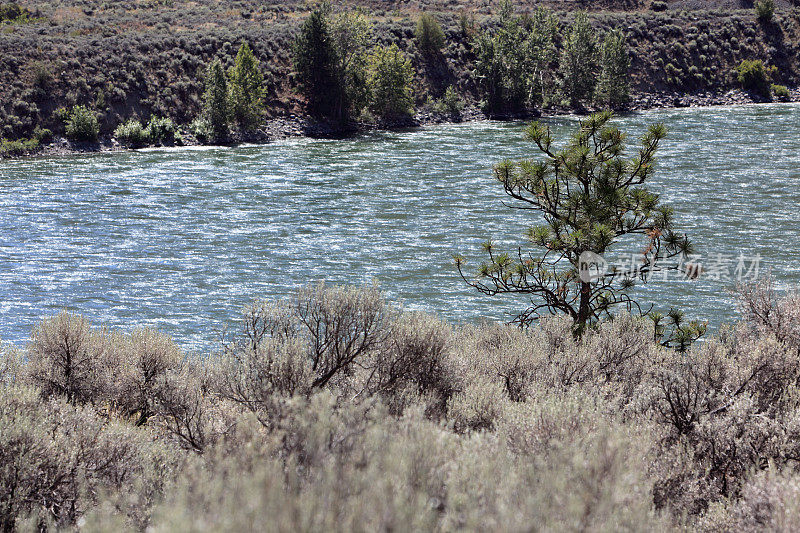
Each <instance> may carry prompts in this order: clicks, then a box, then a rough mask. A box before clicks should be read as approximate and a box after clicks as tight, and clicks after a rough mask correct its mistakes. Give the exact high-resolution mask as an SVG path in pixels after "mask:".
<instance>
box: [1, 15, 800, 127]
mask: <svg viewBox="0 0 800 533" xmlns="http://www.w3.org/2000/svg"><path fill="white" fill-rule="evenodd" d="M350 4H353V3H350ZM354 4H359V5H362V6H363V7H364V8H365V9H367V10H368V13H369V15H370V17H371V18H372V19H373V21H374V37H375V41H376V42H380V43H387V42H397V43H398V45H399V46H400V47H401V48H402V49H403V50H404V51H405V52H406V53H407V54H408V55H409V56H411V57H412V59H413V63H414V67H415V71H416V73H417V79H416V83H415V85H416V87H415V92H416V99H417V102H418V103H420V104H421V103H423V102H425V101H426V100H427V98H428V96H429V95H433V96H435V97H436V96H440V95H441V93H442V92H443V91H444V89H445V88H446V87H447V86H449V85H451V84H455V85H456V87H457V88H458V90H459V92H460V93H461V95H462V96H463V97H464V98H465V99H466V100H468V101H471V102H477V101H478V100H480V98H481V95H480V94H478V93H477V90H476V87H475V83H474V80H473V79H472V75H471V71H472V69H473V67H474V65H473V59H474V58H473V55H472V51H471V45H470V43H471V40H472V33H474V31H476V29H480V28H481V27H483V26H485V25H488V24H492V23H493V6H487V5H486V4H487V3H486V2H481V3H480V6H479V5H478V3H477V2H475V3H474V2H471V1H469V0H461V1H456V2H452V1H451V2H448V3H447V4H445V3H444V2H439V1H438V0H435V1H426V0H421V1H416V2H391V3H387V2H371V1H369V0H364V1H361V2H355V3H354ZM526 4H527V3H526V2H521V3H520V5H519V6H518V10H520V11H525V10H527V9H529V8H530V6H528V5H526ZM657 4H663V2H659V3H657ZM685 4H686V2H683V4H681V3H674V4H670V6H669V9H667V10H666V11H660V12H655V11H652V10H650V9H649V6H647V5H644V4H641V3H639V2H637V1H636V0H630V1H626V2H613V1H612V2H606V3H604V4H600V5H601V6H602V7H603V8H618V9H619V8H622V9H627V10H628V11H624V10H617V11H613V10H608V11H596V12H592V13H591V20H592V24H593V25H594V26H595V28H596V29H597V30H599V31H601V32H602V31H605V30H606V29H609V28H621V29H623V30H624V31H625V33H626V35H627V38H628V44H629V47H630V50H631V56H632V65H631V79H632V87H633V91H634V96H635V97H637V98H636V101H638V102H640V103H642V104H644V105H648V102H649V105H652V104H654V103H658V102H662V103H663V102H664V101H672V99H673V97H674V95H676V94H690V93H694V94H696V93H702V92H705V91H710V92H715V93H720V92H724V91H726V90H729V89H731V88H733V87H735V86H736V79H735V76H734V74H733V68H734V67H735V65H737V64H738V63H739V62H740V61H741V60H742V59H762V60H764V61H765V62H766V63H767V64H769V65H775V66H776V67H777V68H778V71H777V76H776V78H777V79H776V80H774V81H776V82H777V83H782V84H785V85H789V86H795V85H797V84H798V80H800V59H799V58H800V53H799V52H800V11H798V10H797V9H794V8H790V7H788V6H781V5H779V9H778V11H777V13H776V15H775V18H774V19H773V21H772V22H768V23H762V22H759V21H758V20H757V19H756V17H755V14H754V13H753V10H752V8H749V9H725V10H722V9H717V10H709V9H705V8H706V7H709V6H705V5H703V3H702V2H698V3H697V6H700V7H703V8H704V9H699V10H690V11H687V10H678V8H679V7H682V6H684V5H685ZM22 5H23V7H25V8H27V9H28V10H29V11H30V12H31V16H30V17H29V20H28V21H27V22H25V23H14V24H9V23H5V24H3V25H2V26H0V137H5V138H8V139H14V138H20V137H26V136H29V135H30V134H31V132H32V131H33V129H34V127H36V126H37V125H40V126H42V127H47V128H50V129H52V130H53V131H54V132H56V133H58V132H59V131H61V129H62V124H61V121H60V120H59V118H58V115H57V113H56V110H57V109H58V108H61V107H69V106H72V105H74V104H88V105H89V106H90V107H91V108H92V109H93V110H94V111H96V112H97V113H98V115H99V117H100V126H101V132H109V131H111V130H113V128H114V127H115V126H116V125H117V124H119V123H120V122H121V121H122V120H123V119H124V118H126V117H128V116H131V115H133V114H138V115H139V116H141V117H147V116H149V115H150V114H158V115H164V116H169V117H172V118H173V119H174V120H176V122H178V123H186V122H188V121H190V120H191V119H192V118H194V117H195V116H196V115H197V113H198V112H199V110H200V99H201V96H202V90H203V87H202V78H203V72H204V69H205V67H206V65H207V63H208V62H209V61H210V60H211V59H212V58H214V57H220V58H221V59H222V60H223V62H224V63H225V65H226V66H227V65H230V64H232V62H233V58H234V56H235V54H236V51H237V48H238V44H239V43H240V42H241V41H242V40H247V41H248V42H249V43H250V44H251V46H252V48H253V50H254V52H255V53H256V55H257V57H258V58H259V60H260V62H261V65H262V69H263V71H264V73H265V78H266V80H267V84H268V95H269V96H268V102H267V108H268V115H269V117H271V118H275V117H281V116H286V115H288V114H292V113H294V114H297V115H301V114H302V109H303V107H302V99H301V98H300V97H299V96H298V94H297V93H296V91H295V86H294V83H293V79H292V74H291V45H292V42H293V38H294V35H295V32H296V31H297V28H298V25H299V23H300V21H301V20H302V19H303V18H304V17H305V16H306V14H307V12H308V9H309V6H308V4H306V3H303V2H277V1H274V0H273V1H272V2H256V1H255V0H245V1H238V2H218V1H214V0H199V1H183V0H174V1H173V0H140V1H137V2H124V3H123V2H101V1H100V0H84V1H79V0H61V1H59V2H44V1H41V0H34V1H29V2H22ZM387 5H389V6H390V7H389V8H387ZM551 5H552V6H553V7H554V8H557V9H558V8H564V7H565V6H563V5H560V4H558V3H557V2H556V3H552V4H551ZM586 7H590V6H588V5H587V6H586ZM595 7H597V6H596V5H595ZM655 7H657V8H658V9H662V8H663V7H664V5H660V6H655ZM421 9H427V10H432V11H435V12H438V18H439V19H440V21H441V22H442V25H443V27H444V29H445V32H446V35H447V41H448V42H447V47H446V49H445V51H444V54H443V55H442V56H441V57H439V58H437V59H434V60H425V59H423V57H422V55H420V54H419V53H417V51H416V48H415V45H414V41H413V30H414V24H415V20H416V17H417V16H418V15H419V12H420V10H421ZM462 13H463V14H464V15H466V17H465V20H473V19H474V26H470V25H467V26H466V28H465V25H463V24H462V23H461V22H462V19H461V17H462ZM558 16H559V19H560V20H561V22H562V23H566V22H567V21H568V20H569V19H570V14H569V13H568V12H565V11H559V12H558ZM465 29H466V31H465ZM664 94H669V95H670V96H664ZM643 95H660V96H658V97H657V98H653V97H652V96H645V97H643Z"/></svg>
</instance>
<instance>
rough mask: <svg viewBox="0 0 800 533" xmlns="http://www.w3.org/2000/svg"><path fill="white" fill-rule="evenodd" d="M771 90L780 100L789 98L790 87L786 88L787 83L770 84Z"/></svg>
mask: <svg viewBox="0 0 800 533" xmlns="http://www.w3.org/2000/svg"><path fill="white" fill-rule="evenodd" d="M770 91H771V92H772V96H774V97H775V98H778V99H780V100H788V99H789V89H788V88H786V86H785V85H775V84H774V83H773V84H772V85H771V86H770Z"/></svg>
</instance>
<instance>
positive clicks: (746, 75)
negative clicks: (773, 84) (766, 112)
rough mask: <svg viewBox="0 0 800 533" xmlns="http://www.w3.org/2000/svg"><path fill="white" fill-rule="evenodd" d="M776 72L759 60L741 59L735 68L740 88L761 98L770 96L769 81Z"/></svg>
mask: <svg viewBox="0 0 800 533" xmlns="http://www.w3.org/2000/svg"><path fill="white" fill-rule="evenodd" d="M776 71H777V69H776V68H775V67H774V66H773V67H767V66H765V65H764V63H763V62H762V61H761V60H760V59H752V60H751V59H743V60H742V62H741V63H739V66H738V67H736V74H737V78H738V80H739V83H740V84H741V86H742V88H743V89H745V90H747V91H751V92H754V93H756V94H758V95H760V96H762V97H765V98H768V97H769V96H770V79H771V77H772V75H773V74H774V73H775V72H776Z"/></svg>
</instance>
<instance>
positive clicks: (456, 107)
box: [432, 85, 464, 116]
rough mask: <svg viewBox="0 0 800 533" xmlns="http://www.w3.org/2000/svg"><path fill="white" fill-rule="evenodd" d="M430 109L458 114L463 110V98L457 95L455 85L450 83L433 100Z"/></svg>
mask: <svg viewBox="0 0 800 533" xmlns="http://www.w3.org/2000/svg"><path fill="white" fill-rule="evenodd" d="M432 110H433V111H434V112H435V113H440V114H442V115H451V116H458V115H460V114H461V111H463V110H464V100H462V99H461V97H460V96H459V95H458V92H457V91H456V89H455V87H453V86H452V85H450V86H449V87H447V89H446V90H445V91H444V95H442V97H441V98H439V99H438V100H435V101H434V102H433V105H432Z"/></svg>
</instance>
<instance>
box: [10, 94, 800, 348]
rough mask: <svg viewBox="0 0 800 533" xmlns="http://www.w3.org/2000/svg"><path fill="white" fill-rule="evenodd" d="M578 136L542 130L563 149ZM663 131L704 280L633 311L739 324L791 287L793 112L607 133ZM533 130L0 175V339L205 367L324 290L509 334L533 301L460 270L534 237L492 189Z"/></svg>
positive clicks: (306, 144)
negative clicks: (369, 296)
mask: <svg viewBox="0 0 800 533" xmlns="http://www.w3.org/2000/svg"><path fill="white" fill-rule="evenodd" d="M576 121H577V118H575V117H559V118H552V119H547V120H546V122H548V123H549V124H550V125H551V126H552V128H553V131H554V134H555V135H556V137H558V138H564V136H565V135H567V134H568V133H569V132H570V131H571V130H572V129H573V128H574V126H575V124H576ZM656 121H660V122H664V123H665V125H666V126H667V129H668V137H667V139H665V140H664V142H663V143H662V148H661V150H660V151H659V154H660V155H659V160H658V170H657V172H656V175H655V176H654V178H653V179H652V180H651V181H650V182H649V188H650V189H651V190H652V191H654V192H657V193H659V194H661V198H662V202H664V203H666V204H669V205H672V206H674V208H675V211H676V225H677V226H678V227H679V228H680V229H681V231H685V232H686V233H687V234H688V235H689V236H690V237H691V238H692V240H693V241H694V242H695V243H696V246H697V251H698V252H699V253H700V254H701V260H702V261H703V262H704V264H706V265H708V266H707V267H706V268H707V272H708V273H709V274H710V275H706V276H701V278H700V279H698V280H694V281H690V280H686V279H681V278H680V277H678V276H675V275H671V276H668V278H667V279H666V280H653V281H652V282H651V283H650V284H649V285H648V288H647V289H646V290H640V291H639V292H638V293H637V294H638V295H639V296H640V298H641V300H642V301H643V302H644V303H655V305H656V309H659V310H667V309H669V308H670V307H672V306H676V307H679V308H681V309H684V310H686V311H687V314H688V316H690V317H693V318H698V319H701V320H708V321H709V324H710V325H711V326H712V328H716V327H717V326H719V325H720V324H722V323H725V322H732V321H734V320H736V317H737V311H736V306H735V298H734V297H733V295H732V294H731V292H730V291H731V289H732V288H733V286H734V281H735V278H736V275H737V270H736V267H737V264H738V266H739V268H740V270H741V267H742V265H744V266H745V267H746V271H742V272H739V273H742V274H749V275H754V274H756V272H755V271H754V268H757V269H758V271H759V272H758V274H760V275H761V274H764V273H766V272H768V271H769V272H771V273H772V275H773V277H774V278H775V280H776V282H777V284H778V286H779V287H780V288H783V289H790V288H793V287H796V286H797V284H798V283H799V282H800V267H799V266H798V264H797V261H798V258H800V254H799V253H798V248H799V247H800V235H799V234H798V230H800V216H798V213H800V106H798V105H796V104H770V105H758V106H742V107H713V108H686V109H674V110H660V111H647V112H642V113H639V114H635V115H631V116H626V117H622V118H619V119H616V123H617V124H618V125H619V126H620V127H621V128H622V129H623V131H625V132H627V133H629V136H630V138H631V139H632V140H635V137H637V136H638V135H641V134H642V133H643V132H644V131H645V128H646V126H647V124H649V123H651V122H656ZM523 129H524V124H522V123H501V122H491V121H486V122H471V123H464V124H448V125H440V126H434V127H428V128H423V129H419V130H414V131H405V132H380V133H371V134H367V135H361V136H358V137H355V138H352V139H345V140H314V139H293V140H286V141H280V142H275V143H272V144H268V145H262V146H241V147H236V148H202V149H198V148H176V149H158V150H149V151H148V150H145V151H132V152H113V153H98V154H86V155H73V156H64V157H51V158H41V157H40V158H28V159H19V160H12V161H3V162H0V317H2V318H0V339H2V340H3V341H6V342H11V343H15V344H18V345H22V344H24V342H25V341H26V339H27V338H28V336H29V334H30V329H31V327H32V326H33V324H34V323H35V322H36V321H37V320H39V319H40V318H41V317H43V316H46V315H50V314H54V313H57V312H58V311H59V310H60V309H69V310H72V311H77V312H80V313H82V314H84V315H86V316H87V317H88V318H90V319H91V320H92V321H93V322H94V323H96V324H105V325H108V326H112V327H116V326H119V327H123V328H131V327H134V326H145V325H146V326H153V327H156V328H158V329H161V330H163V331H166V332H168V333H170V334H172V335H173V336H174V337H175V339H176V341H178V342H179V343H180V344H181V345H182V346H184V347H185V348H187V349H189V350H192V351H195V352H202V351H206V350H208V349H210V348H212V347H214V346H215V345H216V343H217V342H218V340H219V338H220V336H221V335H222V334H223V332H224V331H226V330H227V331H231V330H232V329H233V328H236V327H238V326H237V323H236V320H237V317H238V316H239V312H240V310H241V308H242V306H243V305H245V304H246V303H247V302H248V301H250V300H251V299H252V298H254V297H283V296H288V295H290V294H291V293H292V292H293V291H294V290H295V289H296V288H297V287H298V286H300V285H302V284H305V283H308V282H312V281H316V280H322V279H324V280H327V281H328V282H333V283H354V284H360V283H369V282H371V281H373V280H375V281H377V282H378V283H379V285H380V287H381V288H382V289H383V290H384V291H385V294H386V296H387V298H388V299H389V300H390V301H391V302H392V303H394V304H396V305H398V306H402V307H403V308H405V309H409V310H424V311H428V312H432V313H437V314H439V315H441V316H443V317H446V318H447V319H449V320H451V321H453V322H458V323H462V322H468V321H475V320H480V319H483V318H488V319H499V320H508V319H510V318H511V317H512V316H513V312H514V310H517V309H519V308H520V306H521V305H522V302H520V301H518V300H517V301H514V300H513V299H509V298H504V297H501V296H498V297H487V296H482V295H480V294H478V293H476V292H475V291H473V290H471V289H469V288H468V287H466V286H465V285H464V283H463V282H462V281H461V279H460V278H459V277H458V274H457V272H456V270H455V268H454V267H453V265H452V258H451V256H452V254H454V253H457V252H460V253H461V254H463V255H464V256H465V257H466V259H467V260H468V262H469V264H470V265H471V266H472V267H473V268H474V267H477V265H478V263H479V261H480V259H481V257H482V253H481V251H480V249H479V244H480V243H481V242H482V241H485V240H486V239H487V238H488V237H493V238H494V239H495V240H497V241H498V242H499V243H500V246H501V247H505V248H507V249H514V247H516V246H517V245H519V244H523V245H524V239H523V232H524V230H525V228H526V227H527V226H528V225H530V224H531V223H534V222H535V219H534V218H532V215H531V213H530V212H525V211H519V210H513V209H509V208H507V207H504V206H503V204H502V201H503V200H504V195H503V191H502V187H501V186H500V185H499V184H498V183H497V182H495V181H494V179H493V177H492V172H491V168H492V165H493V164H494V163H496V162H498V161H499V160H501V159H503V158H511V159H516V158H522V157H531V156H535V155H536V154H535V151H534V150H533V148H532V146H531V145H530V143H528V142H527V141H525V140H524V138H523V136H522V132H523ZM718 254H721V255H722V257H719V256H718ZM740 255H741V256H742V260H743V261H742V263H741V264H739V256H740ZM726 271H727V272H728V274H727V275H726V274H725V272H726Z"/></svg>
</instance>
